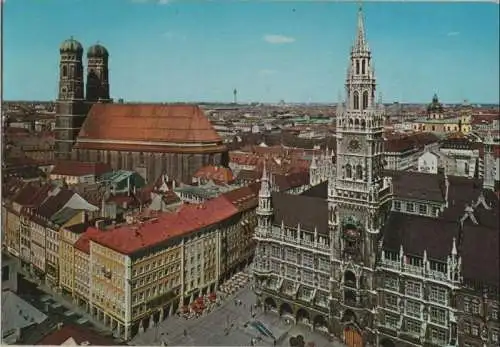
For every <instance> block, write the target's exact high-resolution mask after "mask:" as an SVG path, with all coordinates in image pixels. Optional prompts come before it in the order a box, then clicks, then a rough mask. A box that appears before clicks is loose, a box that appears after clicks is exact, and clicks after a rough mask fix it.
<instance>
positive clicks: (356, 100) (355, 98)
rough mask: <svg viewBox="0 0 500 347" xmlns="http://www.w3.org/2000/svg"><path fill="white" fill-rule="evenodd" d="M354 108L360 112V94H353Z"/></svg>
mask: <svg viewBox="0 0 500 347" xmlns="http://www.w3.org/2000/svg"><path fill="white" fill-rule="evenodd" d="M353 108H354V109H355V110H359V93H358V92H354V93H353Z"/></svg>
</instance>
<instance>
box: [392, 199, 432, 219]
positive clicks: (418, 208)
mask: <svg viewBox="0 0 500 347" xmlns="http://www.w3.org/2000/svg"><path fill="white" fill-rule="evenodd" d="M394 210H395V211H401V210H402V202H401V201H398V200H395V201H394ZM405 211H406V212H410V213H418V214H420V215H423V216H427V215H429V212H430V211H432V215H433V216H438V215H439V208H438V207H432V210H431V207H430V206H428V205H425V204H415V203H413V202H406V203H405Z"/></svg>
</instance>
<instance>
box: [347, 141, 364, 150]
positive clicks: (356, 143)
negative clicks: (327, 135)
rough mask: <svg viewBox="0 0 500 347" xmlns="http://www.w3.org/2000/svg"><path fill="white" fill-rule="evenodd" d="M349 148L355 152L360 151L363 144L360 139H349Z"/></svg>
mask: <svg viewBox="0 0 500 347" xmlns="http://www.w3.org/2000/svg"><path fill="white" fill-rule="evenodd" d="M348 148H349V150H351V151H353V152H358V151H359V150H360V149H361V145H360V143H359V141H358V140H356V139H352V140H351V141H349V145H348Z"/></svg>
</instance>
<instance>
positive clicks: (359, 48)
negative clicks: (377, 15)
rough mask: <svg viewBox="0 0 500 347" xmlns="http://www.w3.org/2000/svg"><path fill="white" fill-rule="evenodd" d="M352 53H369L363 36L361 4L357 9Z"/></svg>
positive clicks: (363, 24) (363, 20)
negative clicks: (356, 24) (356, 23)
mask: <svg viewBox="0 0 500 347" xmlns="http://www.w3.org/2000/svg"><path fill="white" fill-rule="evenodd" d="M352 51H353V53H354V52H357V53H361V52H369V51H370V49H369V48H368V43H367V42H366V36H365V19H364V16H363V6H362V4H361V2H360V3H359V8H358V26H357V30H356V40H355V41H354V46H353V47H352Z"/></svg>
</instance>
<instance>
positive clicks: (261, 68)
mask: <svg viewBox="0 0 500 347" xmlns="http://www.w3.org/2000/svg"><path fill="white" fill-rule="evenodd" d="M26 3H30V6H26ZM89 3H90V2H83V1H80V0H72V1H67V0H66V1H63V0H50V1H44V2H43V4H42V3H40V2H35V1H28V0H26V1H18V2H14V1H9V2H7V3H5V4H4V8H3V11H4V12H3V15H4V22H3V41H4V46H3V48H4V52H3V58H4V60H3V71H4V84H3V86H4V88H3V89H4V90H3V98H4V99H6V100H54V99H55V98H56V95H57V79H58V75H57V74H58V63H59V52H58V48H59V45H60V43H61V42H62V41H63V40H64V39H67V38H69V37H70V36H73V37H74V38H75V39H77V40H79V41H80V42H81V43H82V44H83V46H84V48H85V49H86V48H88V47H89V46H90V45H92V44H94V43H96V42H100V43H102V44H103V45H105V46H106V47H107V48H108V50H109V51H110V84H111V96H112V97H113V98H115V99H117V98H123V99H125V100H127V101H151V102H189V101H193V102H231V101H232V100H233V89H234V88H236V89H237V90H238V101H241V102H251V101H254V102H278V101H280V100H285V101H286V102H309V101H310V102H318V103H335V102H336V101H337V99H338V94H339V92H340V91H342V92H343V89H344V86H343V84H344V82H345V73H346V69H347V66H348V60H347V58H346V57H347V56H348V54H349V51H350V47H351V45H352V43H353V41H354V35H355V18H356V12H357V5H356V4H355V3H335V2H216V1H214V2H203V3H202V2H177V1H146V0H131V1H129V0H127V1H124V0H107V1H106V2H102V3H99V6H98V5H95V3H92V4H91V5H89ZM492 6H496V7H495V8H494V9H495V10H497V9H498V4H494V3H392V2H391V3H372V2H369V3H365V4H364V5H363V7H364V13H365V18H366V21H365V26H366V32H367V38H368V42H369V43H370V48H371V49H372V53H373V55H374V65H375V69H376V77H377V78H379V79H378V80H377V84H378V86H379V89H378V92H381V93H382V95H383V99H384V102H393V101H398V102H416V103H417V102H418V103H420V102H428V101H430V99H431V98H432V95H433V94H434V93H437V94H438V95H439V97H440V99H441V100H442V101H443V102H445V103H457V102H461V101H462V100H464V99H467V100H469V101H470V102H473V103H498V95H499V94H500V92H499V85H498V84H499V83H498V75H499V68H498V60H499V49H498V41H499V37H498V26H499V22H498V17H497V12H496V11H492ZM58 13H59V14H58ZM60 13H64V14H65V16H61V15H60ZM417 18H420V20H418V19H417ZM47 23H52V24H51V25H47ZM77 23H80V24H77ZM125 23H126V24H125ZM134 46H135V47H134ZM33 51H35V52H37V53H36V54H37V60H38V61H37V63H36V64H33ZM84 54H85V53H84Z"/></svg>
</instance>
